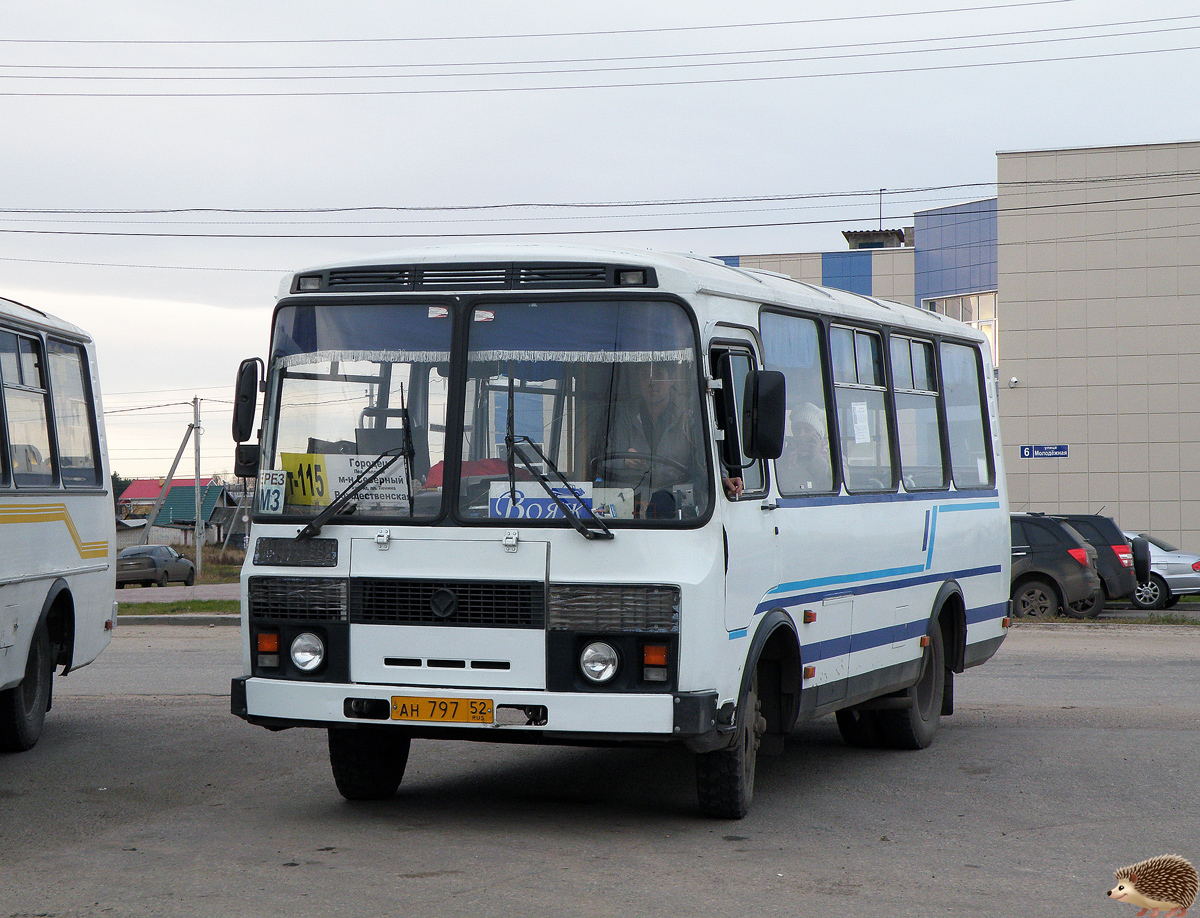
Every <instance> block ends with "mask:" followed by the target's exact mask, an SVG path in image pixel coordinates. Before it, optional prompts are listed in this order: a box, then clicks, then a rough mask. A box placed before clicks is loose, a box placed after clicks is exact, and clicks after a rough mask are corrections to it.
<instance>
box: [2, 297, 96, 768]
mask: <svg viewBox="0 0 1200 918" xmlns="http://www.w3.org/2000/svg"><path fill="white" fill-rule="evenodd" d="M109 487H110V477H109V469H108V461H107V458H106V451H105V443H104V417H103V413H102V411H101V410H100V381H99V377H98V376H97V375H96V352H95V347H94V346H93V344H92V340H91V338H90V337H89V336H88V335H87V334H86V333H84V332H83V331H82V330H80V329H78V328H76V327H75V326H74V325H71V324H69V323H67V322H64V321H62V320H61V319H56V318H54V317H53V316H49V315H47V314H46V313H44V312H41V311H40V310H37V309H34V308H32V307H29V306H24V305H22V304H20V303H16V302H13V301H12V300H6V299H0V750H2V751H10V752H20V751H24V750H26V749H29V748H30V747H31V746H33V744H34V743H36V742H37V741H38V738H39V737H40V736H41V734H42V727H43V725H44V722H45V719H46V712H47V711H48V710H49V709H50V705H51V702H52V696H53V693H52V687H53V680H54V670H55V669H56V668H57V667H58V666H62V668H63V669H62V671H63V672H64V673H67V672H70V671H71V670H72V669H78V668H79V667H80V666H83V665H85V664H87V663H91V662H92V661H93V660H94V659H95V658H96V656H97V655H98V654H99V653H100V651H101V650H103V649H104V648H105V647H107V646H108V643H109V639H110V638H111V636H112V628H113V626H114V625H115V624H116V621H117V618H116V614H117V604H116V602H114V601H113V595H114V594H113V580H114V577H115V573H114V570H113V564H112V555H113V543H114V542H115V541H116V531H115V530H116V524H115V513H114V507H113V499H112V494H111V493H110V491H109Z"/></svg>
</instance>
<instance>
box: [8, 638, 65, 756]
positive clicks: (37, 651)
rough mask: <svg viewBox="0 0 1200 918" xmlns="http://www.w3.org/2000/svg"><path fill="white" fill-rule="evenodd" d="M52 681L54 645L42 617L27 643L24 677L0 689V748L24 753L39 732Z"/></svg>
mask: <svg viewBox="0 0 1200 918" xmlns="http://www.w3.org/2000/svg"><path fill="white" fill-rule="evenodd" d="M53 680H54V647H53V645H52V644H51V643H50V633H49V632H48V631H47V630H46V620H45V619H42V621H41V622H39V623H38V626H37V630H36V631H34V633H33V640H32V641H30V643H29V658H28V659H27V660H26V661H25V676H24V678H22V680H21V682H20V684H19V685H16V686H14V687H13V688H10V689H6V690H5V691H3V692H0V750H3V751H5V752H24V751H25V750H26V749H31V748H33V746H34V744H35V743H37V741H38V738H39V737H40V736H41V735H42V726H43V724H45V722H46V711H47V710H48V709H49V707H50V687H51V684H52V682H53Z"/></svg>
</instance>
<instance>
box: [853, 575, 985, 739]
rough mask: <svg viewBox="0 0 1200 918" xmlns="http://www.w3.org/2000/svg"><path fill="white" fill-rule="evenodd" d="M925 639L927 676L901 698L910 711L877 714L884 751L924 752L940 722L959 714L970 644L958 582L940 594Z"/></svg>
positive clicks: (944, 587)
mask: <svg viewBox="0 0 1200 918" xmlns="http://www.w3.org/2000/svg"><path fill="white" fill-rule="evenodd" d="M925 637H926V638H928V640H925V641H923V651H922V656H923V661H924V662H923V665H922V668H921V675H920V677H919V678H918V679H917V681H916V683H914V684H913V685H912V686H910V687H909V688H908V689H906V690H905V691H904V692H903V693H902V695H901V696H900V697H904V698H907V699H908V702H909V703H908V705H907V706H905V707H903V708H896V709H890V708H885V709H881V710H878V711H874V712H871V716H873V718H874V724H873V727H874V729H875V730H876V731H878V735H879V738H880V739H881V740H882V743H883V745H885V746H888V747H890V748H893V749H924V748H925V747H926V746H928V745H929V744H930V743H931V742H933V737H934V735H935V734H936V732H937V728H938V724H939V721H940V719H941V718H942V717H943V716H945V715H949V714H953V713H954V673H955V672H962V671H963V669H964V666H965V654H966V639H967V611H966V602H965V600H964V599H963V594H962V588H961V587H960V586H959V585H958V584H957V583H955V582H954V581H948V582H947V583H944V584H943V585H942V588H941V589H940V590H939V591H938V595H937V598H936V599H935V600H934V603H933V610H932V612H931V613H930V617H929V622H928V624H927V626H926V633H925ZM839 726H841V724H840V723H839ZM843 735H845V731H844V730H843Z"/></svg>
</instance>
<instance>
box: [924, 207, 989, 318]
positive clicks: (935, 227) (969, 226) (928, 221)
mask: <svg viewBox="0 0 1200 918" xmlns="http://www.w3.org/2000/svg"><path fill="white" fill-rule="evenodd" d="M915 228H916V240H915V242H916V251H915V252H914V253H913V272H914V277H913V285H914V287H915V293H916V302H917V305H918V306H920V305H921V304H922V302H923V301H924V300H927V299H931V298H934V297H943V296H959V295H960V294H964V293H978V292H980V291H983V290H995V289H996V240H997V232H996V199H995V198H989V199H987V200H986V201H972V202H970V203H968V204H957V205H955V206H954V207H941V208H938V209H937V210H926V211H922V212H921V213H918V214H916V220H915Z"/></svg>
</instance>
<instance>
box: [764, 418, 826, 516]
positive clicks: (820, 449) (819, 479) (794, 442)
mask: <svg viewBox="0 0 1200 918" xmlns="http://www.w3.org/2000/svg"><path fill="white" fill-rule="evenodd" d="M791 428H792V429H791V433H790V434H789V435H788V438H787V440H786V441H785V442H784V445H783V455H782V456H780V457H779V460H778V462H777V463H776V468H777V470H778V472H779V489H780V490H781V491H782V492H784V493H785V494H787V493H792V494H794V493H796V492H798V491H829V490H832V488H833V469H832V466H831V465H830V462H829V441H828V435H829V427H828V425H827V423H826V420H825V412H824V411H822V410H821V409H820V408H818V407H817V406H816V405H814V404H813V403H812V402H805V403H804V404H803V405H801V406H800V407H799V408H797V409H794V410H793V411H792V412H791Z"/></svg>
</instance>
